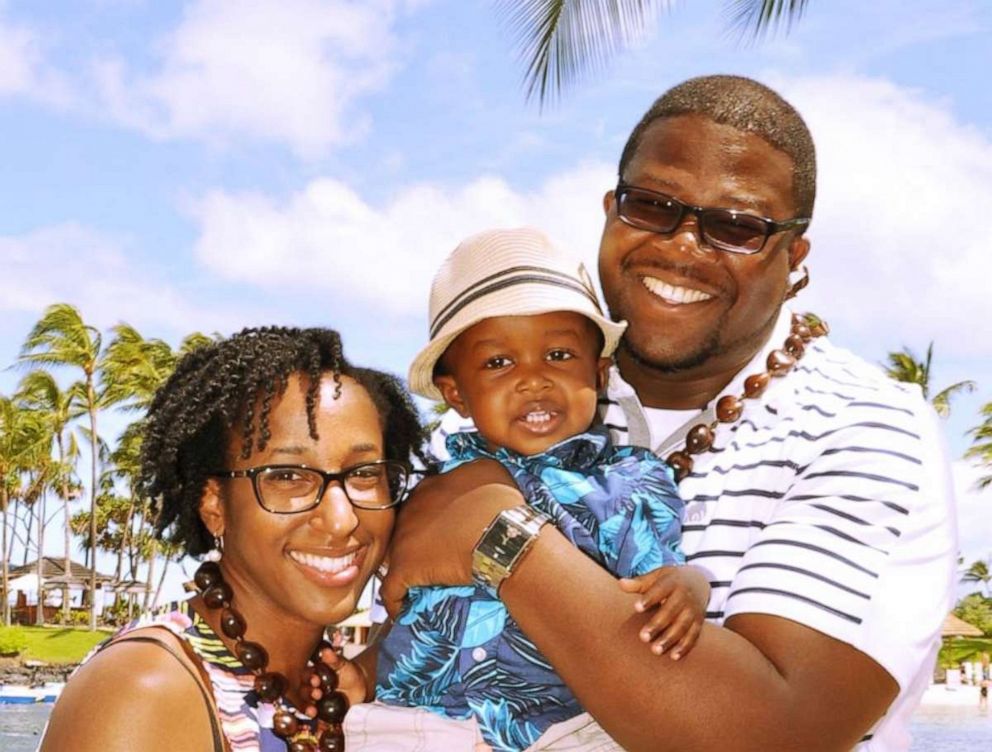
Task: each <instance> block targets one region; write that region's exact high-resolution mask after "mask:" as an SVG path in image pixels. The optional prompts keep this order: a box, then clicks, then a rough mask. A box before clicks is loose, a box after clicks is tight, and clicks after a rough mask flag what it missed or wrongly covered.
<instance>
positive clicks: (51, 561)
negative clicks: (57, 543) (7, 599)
mask: <svg viewBox="0 0 992 752" xmlns="http://www.w3.org/2000/svg"><path fill="white" fill-rule="evenodd" d="M90 572H91V570H90V568H89V567H86V566H83V565H82V564H80V563H79V562H77V561H70V562H69V572H68V574H67V573H66V571H65V559H63V558H62V557H59V556H45V557H44V558H43V559H42V560H41V576H42V578H43V579H44V581H45V585H51V586H56V585H59V586H60V585H69V586H70V587H71V586H74V585H75V586H78V587H89V584H90ZM35 574H38V560H37V559H35V560H34V561H31V562H28V563H27V564H25V565H24V566H21V567H11V568H10V579H11V580H15V579H17V578H18V577H24V576H25V575H35ZM113 581H114V578H113V577H111V576H110V575H106V574H100V573H99V572H97V573H96V582H97V584H98V585H105V584H107V583H109V582H113Z"/></svg>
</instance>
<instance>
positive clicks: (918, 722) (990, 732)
mask: <svg viewBox="0 0 992 752" xmlns="http://www.w3.org/2000/svg"><path fill="white" fill-rule="evenodd" d="M51 709H52V706H51V705H45V704H37V705H0V750H2V751H3V752H33V751H34V749H35V748H36V747H37V746H38V740H39V737H40V735H41V730H42V729H43V728H44V727H45V720H46V719H47V718H48V714H49V713H50V712H51ZM912 730H913V747H912V752H990V750H992V714H990V713H989V712H988V711H984V712H983V711H979V710H978V708H976V707H972V706H962V705H947V706H944V705H934V706H926V707H922V708H920V709H919V710H918V711H917V713H916V715H915V716H914V719H913V729H912Z"/></svg>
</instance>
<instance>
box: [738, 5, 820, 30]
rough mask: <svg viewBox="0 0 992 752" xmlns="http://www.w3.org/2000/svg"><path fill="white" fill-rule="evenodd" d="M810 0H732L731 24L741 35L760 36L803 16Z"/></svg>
mask: <svg viewBox="0 0 992 752" xmlns="http://www.w3.org/2000/svg"><path fill="white" fill-rule="evenodd" d="M808 3H809V0H730V7H729V11H730V26H731V29H732V30H734V31H736V32H737V33H739V34H740V36H741V37H751V38H754V39H756V38H758V37H761V36H763V35H764V34H766V33H768V32H770V31H775V30H777V29H778V28H779V27H781V26H782V24H783V23H784V24H785V27H786V30H788V29H790V28H792V25H793V24H794V23H796V22H797V21H799V19H801V18H802V16H803V13H804V12H805V11H806V5H807V4H808Z"/></svg>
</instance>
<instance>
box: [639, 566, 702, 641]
mask: <svg viewBox="0 0 992 752" xmlns="http://www.w3.org/2000/svg"><path fill="white" fill-rule="evenodd" d="M620 588H621V589H622V590H623V591H624V592H627V593H640V594H641V597H640V598H639V599H638V600H637V602H636V603H635V604H634V608H635V609H636V610H637V611H639V612H642V613H643V612H645V611H648V610H649V609H652V608H654V609H656V610H655V613H654V614H652V616H651V618H649V619H648V620H647V622H646V623H645V624H644V626H643V627H642V628H641V633H640V638H641V639H642V640H643V641H644V642H650V643H651V650H652V651H653V652H654V653H656V654H658V655H661V654H662V653H664V652H666V651H668V655H669V657H671V659H672V660H673V661H677V660H678V659H679V658H681V657H682V656H684V655H686V654H687V653H688V652H689V651H690V650H692V647H693V645H695V644H696V640H697V639H699V633H700V632H701V631H702V627H703V620H704V619H705V618H706V604H707V603H708V602H709V597H710V584H709V582H708V581H707V579H706V576H705V575H704V574H703V573H702V572H701V571H700V570H698V569H696V568H695V567H688V566H682V567H678V566H671V567H660V568H658V569H655V570H654V571H651V572H648V573H647V574H643V575H641V576H640V577H630V578H623V579H621V580H620ZM659 632H660V633H661V634H660V636H659V634H658V633H659Z"/></svg>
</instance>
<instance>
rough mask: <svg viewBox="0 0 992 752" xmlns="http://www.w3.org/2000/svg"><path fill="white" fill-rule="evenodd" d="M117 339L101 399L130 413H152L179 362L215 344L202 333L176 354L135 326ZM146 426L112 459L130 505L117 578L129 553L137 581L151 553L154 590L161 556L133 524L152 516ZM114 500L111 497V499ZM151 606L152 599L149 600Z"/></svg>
mask: <svg viewBox="0 0 992 752" xmlns="http://www.w3.org/2000/svg"><path fill="white" fill-rule="evenodd" d="M112 331H113V335H114V336H113V339H112V340H111V342H110V344H109V345H108V346H107V349H106V351H105V352H104V355H103V358H102V360H101V368H100V374H101V389H102V391H101V393H102V395H103V403H104V404H105V405H108V406H109V405H117V406H119V407H121V408H122V409H124V410H128V411H134V410H141V411H142V412H143V411H145V410H147V409H148V407H149V406H150V405H151V402H152V400H153V399H154V397H155V393H156V391H158V388H159V387H160V386H161V385H162V384H163V383H164V382H165V380H166V379H167V378H168V377H169V375H170V374H171V373H172V371H173V370H175V367H176V364H177V363H178V362H179V357H180V356H181V355H185V354H186V353H188V352H191V351H192V350H195V349H196V348H198V347H202V346H204V345H206V344H209V343H211V342H213V341H215V339H216V336H215V337H214V338H211V337H208V336H207V335H205V334H201V333H200V332H194V333H193V334H190V335H188V336H187V337H186V338H185V339H183V341H182V343H181V344H180V346H179V350H178V351H174V350H173V349H172V347H170V346H169V344H168V343H166V342H164V341H162V340H160V339H145V338H144V337H143V336H142V335H141V333H140V332H138V330H137V329H135V328H134V327H132V326H130V325H129V324H123V323H122V324H118V325H117V326H115V327H114V328H113V330H112ZM142 427H143V421H141V420H139V421H136V422H134V423H132V424H130V425H129V426H128V427H127V428H126V429H125V431H124V433H123V434H121V436H120V438H119V440H118V446H117V449H115V450H114V451H113V452H112V453H111V455H110V460H111V462H112V463H113V470H112V474H113V476H114V477H116V478H117V479H120V480H124V481H126V482H127V484H128V488H129V492H130V493H129V497H128V498H129V503H128V506H127V513H126V516H125V519H123V520H121V521H120V530H119V533H120V536H121V537H120V540H119V546H118V547H117V550H118V560H117V577H118V578H119V577H120V576H121V569H122V562H123V555H124V552H125V550H128V551H129V552H131V556H130V560H131V561H130V563H131V577H132V579H133V578H134V577H135V571H134V570H135V566H136V562H135V559H134V553H135V552H139V551H145V552H148V559H147V560H148V566H149V573H148V585H149V590H150V587H151V579H152V571H151V570H152V568H153V566H154V560H155V556H156V555H157V551H158V544H157V541H155V540H154V538H151V539H149V540H146V538H147V537H148V536H142V535H138V536H137V540H133V530H132V527H133V523H134V520H135V519H141V520H145V519H147V518H148V516H149V515H150V513H151V510H152V505H151V501H150V500H149V499H143V498H141V493H140V489H139V488H138V482H137V479H138V473H139V470H140V467H139V465H140V455H141V433H142ZM110 496H111V495H108V498H110ZM146 601H147V594H146Z"/></svg>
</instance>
